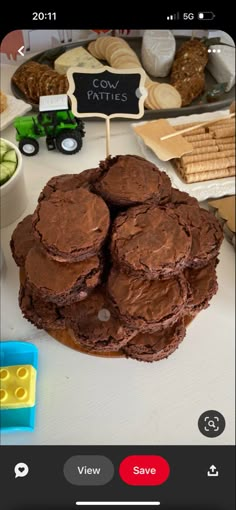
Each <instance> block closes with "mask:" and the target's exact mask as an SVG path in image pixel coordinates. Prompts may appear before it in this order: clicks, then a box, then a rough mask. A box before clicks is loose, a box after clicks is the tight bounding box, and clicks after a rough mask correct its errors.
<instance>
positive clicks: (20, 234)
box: [10, 214, 35, 267]
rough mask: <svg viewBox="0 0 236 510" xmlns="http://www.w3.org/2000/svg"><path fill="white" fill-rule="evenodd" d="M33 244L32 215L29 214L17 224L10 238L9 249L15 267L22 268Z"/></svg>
mask: <svg viewBox="0 0 236 510" xmlns="http://www.w3.org/2000/svg"><path fill="white" fill-rule="evenodd" d="M34 244H35V238H34V233H33V227H32V214H29V215H28V216H26V217H25V218H24V219H23V220H22V221H20V223H18V225H17V226H16V228H15V230H14V232H13V234H12V236H11V241H10V247H11V252H12V256H13V259H14V260H15V263H16V264H17V266H19V267H23V266H24V265H25V259H26V256H27V254H28V252H29V250H30V249H31V248H32V246H33V245H34Z"/></svg>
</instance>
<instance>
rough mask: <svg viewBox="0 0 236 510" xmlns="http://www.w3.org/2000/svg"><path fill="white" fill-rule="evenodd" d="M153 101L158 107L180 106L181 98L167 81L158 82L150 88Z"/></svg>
mask: <svg viewBox="0 0 236 510" xmlns="http://www.w3.org/2000/svg"><path fill="white" fill-rule="evenodd" d="M150 93H151V97H153V98H154V103H155V104H156V105H158V106H159V107H160V108H165V109H166V108H167V109H169V108H180V107H181V104H182V99H181V95H180V93H179V92H178V91H177V90H176V88H175V87H173V85H170V84H169V83H158V84H156V85H155V86H154V87H151V88H150Z"/></svg>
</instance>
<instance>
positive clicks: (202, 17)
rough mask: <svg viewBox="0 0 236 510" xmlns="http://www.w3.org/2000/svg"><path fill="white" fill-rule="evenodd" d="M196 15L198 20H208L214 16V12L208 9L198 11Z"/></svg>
mask: <svg viewBox="0 0 236 510" xmlns="http://www.w3.org/2000/svg"><path fill="white" fill-rule="evenodd" d="M197 17H198V19H200V20H206V21H210V20H211V19H214V18H215V14H214V12H211V11H208V12H199V13H198V15H197Z"/></svg>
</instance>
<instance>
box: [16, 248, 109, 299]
mask: <svg viewBox="0 0 236 510" xmlns="http://www.w3.org/2000/svg"><path fill="white" fill-rule="evenodd" d="M25 271H26V281H27V283H28V285H29V287H30V288H31V289H32V290H33V291H34V292H35V294H36V296H38V297H39V298H41V299H45V301H51V302H52V303H55V304H57V305H58V306H62V305H67V304H70V303H73V302H75V301H79V300H80V299H85V298H86V297H87V296H88V294H89V292H91V290H93V288H94V287H95V286H96V285H98V284H99V283H100V280H101V273H102V262H101V259H100V257H98V256H97V255H95V256H94V257H90V258H89V259H86V260H82V261H81V262H74V263H72V264H68V263H66V262H57V261H56V260H53V259H50V258H49V257H48V255H47V253H46V251H45V250H43V249H42V248H41V247H40V245H37V243H36V245H35V246H34V247H33V248H31V250H30V251H29V253H28V255H27V257H26V263H25Z"/></svg>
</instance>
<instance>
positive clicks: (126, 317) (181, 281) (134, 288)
mask: <svg viewBox="0 0 236 510" xmlns="http://www.w3.org/2000/svg"><path fill="white" fill-rule="evenodd" d="M107 290H108V293H109V296H110V299H111V302H112V304H113V306H114V307H115V308H116V310H117V314H118V315H119V316H120V318H121V320H122V321H123V322H124V323H125V324H127V325H128V326H129V327H131V328H133V329H138V330H139V331H145V332H150V333H153V332H154V331H158V330H160V329H162V328H165V327H167V326H171V325H172V324H174V322H176V321H177V320H178V319H179V317H180V316H181V315H182V313H183V311H184V309H185V304H186V300H187V282H186V279H185V278H184V277H183V276H182V275H177V276H174V277H172V278H170V279H168V280H141V279H139V278H136V277H135V276H129V275H127V274H125V273H121V272H118V271H116V270H115V269H112V270H111V273H110V275H109V278H108V284H107Z"/></svg>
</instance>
